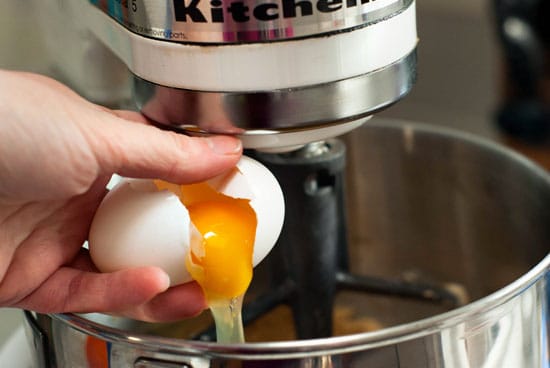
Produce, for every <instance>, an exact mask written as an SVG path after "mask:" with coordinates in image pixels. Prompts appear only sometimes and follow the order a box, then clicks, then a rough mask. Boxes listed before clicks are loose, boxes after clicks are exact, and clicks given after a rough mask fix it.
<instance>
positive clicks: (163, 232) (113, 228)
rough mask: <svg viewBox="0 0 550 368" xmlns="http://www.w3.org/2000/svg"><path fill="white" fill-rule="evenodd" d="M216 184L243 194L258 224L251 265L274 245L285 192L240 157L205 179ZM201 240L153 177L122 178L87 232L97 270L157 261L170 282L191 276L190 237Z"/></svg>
mask: <svg viewBox="0 0 550 368" xmlns="http://www.w3.org/2000/svg"><path fill="white" fill-rule="evenodd" d="M208 184H209V185H210V186H211V187H213V188H214V189H215V190H217V191H219V192H221V193H223V194H225V195H228V196H231V197H235V198H246V199H249V200H250V205H251V207H252V208H253V209H254V211H255V212H256V216H257V220H258V225H257V228H256V241H255V243H254V254H253V265H254V266H256V265H257V264H258V263H260V262H261V261H262V260H263V259H264V258H265V256H267V254H268V253H269V251H270V250H271V249H272V248H273V246H274V245H275V243H276V241H277V239H278V237H279V234H280V232H281V228H282V226H283V220H284V198H283V193H282V191H281V188H280V186H279V184H278V182H277V180H276V179H275V177H274V176H273V174H272V173H271V172H270V171H269V170H268V169H267V168H266V167H265V166H263V165H262V164H260V163H259V162H257V161H255V160H253V159H251V158H249V157H244V156H243V157H242V158H241V160H240V161H239V163H238V164H237V166H236V168H235V169H233V170H230V171H229V172H228V173H226V174H223V175H220V176H218V177H215V178H213V179H211V180H209V181H208ZM194 241H201V239H200V234H198V232H197V231H196V229H195V227H194V226H193V225H192V224H191V222H190V219H189V213H188V211H187V209H186V208H185V207H184V206H183V204H182V203H181V202H180V200H179V198H178V196H177V195H175V194H173V193H172V192H170V191H167V190H163V191H158V190H157V187H156V186H155V184H154V183H153V181H152V180H147V179H122V180H121V181H120V182H119V183H118V184H116V185H115V186H114V188H113V189H112V190H111V191H110V192H109V193H108V194H107V196H105V198H104V199H103V201H102V203H101V205H100V206H99V208H98V210H97V212H96V214H95V217H94V219H93V222H92V225H91V228H90V233H89V239H88V243H89V245H88V246H89V249H90V256H91V258H92V260H93V262H94V264H95V265H96V267H97V268H98V269H99V270H100V271H102V272H113V271H117V270H121V269H125V268H131V267H139V266H157V267H160V268H162V269H164V270H165V271H166V272H167V273H168V275H169V276H170V281H171V285H178V284H182V283H185V282H189V281H191V276H190V275H189V273H188V272H187V269H186V267H185V258H186V257H187V253H188V252H189V247H190V243H191V242H194Z"/></svg>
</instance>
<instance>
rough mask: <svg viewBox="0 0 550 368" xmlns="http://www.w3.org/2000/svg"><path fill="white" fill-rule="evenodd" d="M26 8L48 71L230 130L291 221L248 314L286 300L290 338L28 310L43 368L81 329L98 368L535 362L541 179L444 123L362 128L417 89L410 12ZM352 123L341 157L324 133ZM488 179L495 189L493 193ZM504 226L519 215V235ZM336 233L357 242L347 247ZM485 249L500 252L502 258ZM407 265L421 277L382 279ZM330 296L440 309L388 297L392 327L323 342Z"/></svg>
mask: <svg viewBox="0 0 550 368" xmlns="http://www.w3.org/2000/svg"><path fill="white" fill-rule="evenodd" d="M36 6H37V9H38V10H39V12H40V14H41V15H42V21H43V23H44V31H45V33H47V35H48V41H50V44H49V45H48V47H47V48H48V50H50V52H51V54H52V56H53V58H54V59H56V60H55V64H56V65H57V72H58V73H56V74H57V75H58V76H60V77H59V78H58V79H61V80H62V81H64V82H66V83H68V84H69V85H70V86H71V87H73V88H74V89H76V90H77V91H78V92H79V93H81V94H82V95H84V96H85V97H86V98H88V99H90V100H92V101H94V102H98V103H102V104H104V105H108V106H111V107H126V108H127V107H128V106H133V105H134V102H135V103H137V107H138V108H139V109H140V110H141V111H142V113H143V114H144V115H146V116H147V117H148V118H149V119H150V120H151V121H152V122H153V123H154V124H156V125H157V126H159V127H160V128H163V129H170V130H175V131H178V132H181V133H184V134H190V135H198V136H203V135H208V134H233V135H236V136H238V137H239V138H241V139H242V141H243V144H244V147H245V148H247V149H250V150H251V151H250V152H249V153H250V154H251V155H253V156H255V157H256V158H258V159H259V160H261V161H262V162H263V163H264V164H265V165H266V166H267V167H269V168H270V169H271V170H272V171H273V172H274V173H275V174H276V176H277V177H278V179H279V181H280V182H281V185H282V187H283V191H284V193H285V197H286V202H287V204H286V207H287V214H288V215H287V223H285V228H284V229H283V233H282V236H281V239H280V244H278V245H276V246H275V248H274V250H273V252H272V254H271V255H270V259H268V260H266V262H265V265H266V266H267V267H266V269H261V268H262V266H260V269H257V271H258V272H257V275H256V274H255V280H257V281H258V283H260V284H261V283H262V282H263V283H264V285H263V286H265V287H264V288H263V289H260V290H259V291H257V290H255V289H254V286H253V287H252V289H253V290H251V292H250V296H251V300H250V301H249V303H247V305H246V306H245V311H244V320H245V323H247V322H254V321H255V320H256V319H258V318H259V317H261V315H262V314H264V313H266V312H268V311H270V310H271V309H273V308H274V307H275V306H277V305H279V304H287V305H289V306H290V309H291V314H292V317H291V319H292V320H293V322H294V328H295V330H296V338H295V339H296V340H297V341H280V340H277V341H275V342H263V341H262V342H258V343H247V344H242V345H237V346H233V345H224V344H215V343H212V342H209V341H208V340H209V338H210V331H209V330H207V329H201V330H200V331H199V332H200V333H199V334H198V335H194V336H189V335H186V336H185V337H183V338H182V335H178V336H172V335H164V334H161V333H156V332H157V331H156V330H154V329H155V328H156V327H157V326H151V325H141V324H138V325H135V324H133V323H132V322H133V321H128V320H123V321H118V320H116V321H115V320H113V319H112V318H111V317H109V316H102V315H100V316H88V315H86V316H80V315H71V314H64V315H51V316H45V315H36V316H35V315H32V314H31V313H26V317H27V324H26V328H27V329H28V330H29V331H30V332H31V334H30V335H29V336H32V343H33V344H32V345H33V351H34V353H35V355H36V360H37V361H38V366H43V367H57V366H59V367H64V366H70V367H73V366H79V364H80V362H82V359H83V356H84V355H85V354H84V353H83V350H82V346H83V341H86V339H87V338H88V337H90V336H92V337H95V338H99V339H102V340H103V341H104V342H105V344H107V346H108V349H109V354H110V360H109V364H110V366H112V367H126V366H134V367H140V368H149V367H194V368H196V367H227V366H238V367H272V366H277V367H291V368H294V367H320V368H329V367H330V368H332V367H355V366H357V367H363V366H369V367H371V366H372V367H378V366H383V367H406V366H408V367H435V368H444V367H445V368H446V367H462V366H472V367H478V366H484V367H501V366H504V365H503V364H504V363H503V362H506V363H509V364H512V365H513V366H518V367H519V366H529V367H531V366H537V367H538V366H541V367H542V366H545V365H543V364H542V363H541V362H544V359H543V357H544V356H545V355H546V354H547V352H548V351H547V340H546V336H547V335H546V333H547V328H546V327H545V326H544V324H543V323H542V321H545V318H546V316H547V309H548V306H547V301H546V299H545V296H546V294H545V293H546V291H545V290H546V286H547V284H546V283H545V282H546V281H545V280H546V275H547V274H546V271H545V270H547V269H548V262H550V259H548V258H544V260H543V261H542V262H541V259H543V257H544V256H545V255H546V254H547V249H546V245H547V244H548V239H550V233H549V232H548V230H546V229H547V226H544V224H547V222H548V221H549V214H548V211H545V208H550V205H547V206H546V205H541V203H542V204H548V203H550V180H548V178H547V176H545V175H544V174H543V173H541V172H540V171H539V170H537V169H536V168H533V167H532V166H530V165H528V164H526V163H525V162H524V161H523V160H521V159H518V158H517V157H516V156H514V155H512V154H510V153H509V152H505V151H504V150H502V149H500V148H496V147H494V146H491V145H487V144H484V143H482V142H479V141H477V140H475V139H471V138H466V137H463V136H459V135H452V134H450V133H448V132H440V131H432V130H430V129H420V128H418V129H417V128H415V127H412V126H409V125H407V124H406V125H401V124H394V125H392V124H388V125H387V126H386V125H382V126H381V125H377V124H373V125H372V126H368V127H367V126H363V127H362V128H360V126H361V125H363V124H364V122H365V121H367V120H368V119H369V117H371V116H372V115H373V114H374V113H376V112H377V111H379V110H381V109H383V108H385V107H388V106H390V105H391V104H393V103H395V102H397V101H398V100H399V99H400V98H402V97H403V96H404V95H405V94H406V93H407V92H409V91H410V89H411V88H412V86H413V84H414V81H415V75H416V54H415V48H416V44H417V36H416V26H415V2H414V1H412V0H370V1H369V0H345V1H341V0H281V1H269V0H267V1H258V2H248V1H225V0H223V1H220V0H211V1H205V0H174V1H152V0H150V1H145V0H139V1H137V0H128V1H114V0H113V1H111V0H103V1H102V0H97V1H96V0H93V1H89V2H88V1H86V0H80V1H69V0H59V1H57V2H50V3H48V4H46V2H44V1H40V2H38V3H37V4H36ZM70 45H75V47H71V46H70ZM129 91H132V93H129ZM363 128H369V129H363ZM354 129H356V130H355V132H352V133H351V134H349V135H348V138H349V139H351V141H352V142H351V143H353V144H350V145H349V147H350V150H349V152H346V147H345V145H344V144H343V143H342V141H340V140H337V139H334V137H336V136H338V135H341V134H344V133H346V132H349V131H352V130H354ZM434 152H435V153H436V154H434ZM346 153H348V154H349V156H350V157H351V159H352V160H351V161H352V162H351V163H352V164H354V166H353V169H354V172H353V175H354V177H356V178H358V182H359V183H360V184H361V185H358V186H357V188H354V187H347V188H348V189H349V188H351V189H352V190H348V191H347V192H346V193H345V194H346V195H351V196H348V197H351V200H350V201H349V202H348V203H347V204H350V205H351V207H354V206H355V207H359V208H358V209H359V211H357V213H356V215H357V216H355V217H350V218H346V214H347V213H348V211H346V206H345V204H346V203H344V187H346V186H345V184H346V183H345V179H349V178H351V176H349V177H344V171H345V170H344V168H345V157H346ZM442 158H443V159H442ZM472 178H473V179H472ZM501 179H502V181H503V182H504V183H507V185H500V186H499V185H497V184H495V183H500V182H499V180H501ZM365 183H366V184H365ZM518 198H520V199H518ZM354 200H355V201H354ZM503 205H509V207H505V210H503V209H502V206H503ZM362 206H364V207H365V208H366V210H364V209H363V208H362ZM356 209H357V208H356ZM510 209H511V210H510ZM509 213H514V215H515V218H512V219H511V218H510V216H507V215H508V214H509ZM517 218H519V219H522V220H524V221H526V222H527V221H530V223H529V224H532V223H534V224H532V226H531V227H530V226H516V225H517V223H516V222H515V220H516V219H517ZM347 225H351V226H350V227H353V229H354V231H356V232H357V234H356V237H355V238H353V239H350V240H351V241H349V245H354V246H355V245H356V247H355V248H353V249H352V252H351V253H350V254H348V239H347V232H346V227H347ZM526 239H527V240H529V241H526ZM521 242H524V243H521ZM518 244H521V245H522V246H521V247H518V246H517V245H518ZM525 244H529V245H525ZM351 248H352V247H350V249H351ZM494 248H498V250H499V251H502V252H503V254H504V255H505V256H504V257H503V258H506V262H503V264H504V266H502V267H499V266H500V264H499V261H500V259H499V258H498V257H495V258H496V259H495V260H493V255H495V254H497V255H499V254H500V253H495V252H494ZM527 250H529V252H528V251H527ZM313 254H316V255H317V257H312V255H313ZM365 255H366V256H365ZM446 262H447V263H448V264H446ZM538 262H540V263H538ZM516 263H517V264H516ZM537 263H538V264H537ZM410 265H415V266H416V267H418V268H419V269H421V270H424V272H425V273H426V274H429V276H430V277H426V278H424V277H422V276H423V275H422V274H421V273H420V274H416V275H412V276H411V277H409V279H408V280H404V281H396V278H395V276H396V275H401V272H403V270H406V269H408V267H410ZM533 267H534V268H533ZM358 269H359V270H360V271H362V273H361V274H356V273H354V272H356V271H357V270H358ZM265 270H267V272H264V271H265ZM481 272H483V275H484V276H485V278H479V277H477V276H479V274H480V273H481ZM525 272H528V274H526V275H525V276H524V277H522V278H521V279H520V280H518V281H517V282H514V280H516V278H517V277H519V276H521V275H522V274H523V273H525ZM365 275H368V276H365ZM503 275H504V276H503ZM501 276H502V277H501ZM266 278H267V282H266ZM426 279H428V280H436V281H437V282H433V283H426V282H423V281H424V280H426ZM448 280H452V281H455V282H456V283H458V284H463V285H467V289H468V293H470V295H467V296H466V297H465V298H461V295H460V293H455V292H453V290H452V289H449V288H446V287H444V285H443V282H445V281H448ZM266 290H267V291H269V292H266ZM340 290H359V291H360V293H361V295H360V296H359V297H358V298H359V301H360V302H359V303H358V304H356V305H359V307H358V309H361V312H364V313H365V314H367V315H368V314H369V313H371V311H370V310H369V308H370V304H369V302H364V300H365V299H361V298H363V297H364V296H365V294H367V293H364V292H365V291H366V292H368V294H378V295H380V294H382V295H385V296H387V295H400V296H401V297H403V296H404V297H405V298H402V299H407V298H410V299H414V300H415V301H420V303H426V302H427V303H426V304H429V303H434V304H438V305H437V306H436V307H433V306H430V307H429V308H428V309H427V310H428V312H427V313H425V314H417V315H415V314H414V313H415V310H414V307H411V304H408V303H407V302H405V303H402V300H401V299H399V300H397V299H398V298H396V299H392V300H391V301H390V302H389V303H387V304H383V303H382V308H379V310H378V311H381V312H382V313H381V314H383V313H384V312H386V310H387V313H386V314H391V315H392V317H396V319H395V320H394V321H395V323H393V324H392V323H388V324H387V326H390V327H389V328H382V329H381V330H379V331H374V332H367V331H366V330H362V331H360V332H359V333H351V334H346V335H345V336H336V337H329V336H333V335H334V331H332V312H333V307H334V305H335V302H334V298H335V294H336V292H337V291H340ZM495 290H498V293H493V292H494V291H495ZM491 293H492V294H491ZM370 296H372V295H367V298H369V297H370ZM467 297H470V298H471V299H470V300H467V301H465V299H468V298H467ZM348 300H349V299H345V298H344V304H346V303H348ZM368 300H370V301H372V299H368ZM469 301H474V303H472V304H468V305H466V306H464V307H461V308H456V309H453V308H455V307H457V306H461V305H462V304H463V303H464V302H469ZM349 304H351V303H349ZM372 304H373V305H374V304H376V303H372ZM439 304H445V305H444V308H440V306H439ZM423 306H424V305H423ZM373 315H374V313H373ZM402 316H403V317H402ZM376 317H379V315H376ZM401 317H402V318H401ZM119 322H120V323H119ZM207 326H208V325H207ZM201 327H202V326H201ZM383 327H386V326H383ZM175 328H176V326H175V325H170V326H169V330H170V331H173V330H174V329H175ZM283 328H285V327H283V326H281V325H277V326H276V328H275V329H283ZM173 337H177V338H173ZM197 340H198V341H197ZM510 362H511V363H510ZM85 364H86V362H83V363H82V366H86V365H85Z"/></svg>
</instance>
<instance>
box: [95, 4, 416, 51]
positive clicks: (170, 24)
mask: <svg viewBox="0 0 550 368" xmlns="http://www.w3.org/2000/svg"><path fill="white" fill-rule="evenodd" d="M89 1H90V2H91V3H92V4H94V5H95V6H97V7H98V8H99V9H101V10H102V11H103V12H105V13H106V14H108V15H109V16H111V17H112V18H114V19H115V20H116V21H118V22H119V23H120V24H122V25H123V26H125V27H126V28H127V29H129V30H130V31H132V32H135V33H137V34H140V35H142V36H146V37H151V38H155V39H159V40H167V41H175V42H183V43H219V44H231V43H242V42H247V43H254V42H265V41H277V40H287V39H294V38H302V37H309V36H314V35H320V34H328V33H334V32H338V31H343V30H347V29H352V28H356V27H362V26H367V25H369V24H372V23H376V22H379V21H382V20H384V19H387V18H390V17H392V16H394V15H396V14H399V13H400V12H402V11H403V10H405V9H407V8H408V7H409V6H410V5H411V3H413V0H173V1H169V0H164V1H160V0H124V1H122V0H107V1H100V0H89Z"/></svg>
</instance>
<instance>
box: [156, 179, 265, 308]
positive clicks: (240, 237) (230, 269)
mask: <svg viewBox="0 0 550 368" xmlns="http://www.w3.org/2000/svg"><path fill="white" fill-rule="evenodd" d="M155 184H156V185H157V188H159V189H168V190H170V191H172V192H175V193H178V192H179V193H178V195H179V196H180V200H181V202H182V203H183V204H184V205H185V207H186V208H187V210H188V211H189V216H190V218H191V222H192V223H193V225H194V226H195V227H196V228H197V230H198V231H199V232H200V233H201V235H202V237H203V241H202V244H192V245H191V249H190V252H189V256H188V258H187V261H186V267H187V270H188V271H189V273H190V274H191V277H193V279H194V280H196V281H197V282H198V283H199V285H200V286H201V288H202V289H203V291H204V293H205V296H206V299H207V301H208V302H209V303H210V304H212V303H215V302H216V301H225V300H228V299H232V298H235V297H237V296H240V295H243V294H244V293H245V291H246V289H247V288H248V286H249V285H250V282H251V280H252V266H253V265H252V254H253V250H254V240H255V236H256V226H257V219H256V213H255V211H254V210H253V209H252V207H251V206H250V203H249V202H250V201H249V200H247V199H239V198H232V197H229V196H226V195H223V194H221V193H218V192H216V191H215V190H214V189H212V188H211V187H210V186H209V185H208V184H206V183H200V184H192V185H182V186H179V188H178V189H179V191H176V190H174V189H175V188H174V187H173V184H170V183H165V182H160V181H156V182H155Z"/></svg>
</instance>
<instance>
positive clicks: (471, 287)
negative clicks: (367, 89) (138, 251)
mask: <svg viewBox="0 0 550 368" xmlns="http://www.w3.org/2000/svg"><path fill="white" fill-rule="evenodd" d="M346 141H347V143H348V145H347V147H348V150H347V158H348V166H347V167H348V169H347V187H346V188H347V189H346V195H347V204H348V207H347V208H348V214H347V217H348V232H349V255H350V257H349V259H350V267H351V270H352V271H353V272H354V273H356V274H359V275H368V276H374V277H380V278H385V279H389V280H393V281H396V280H397V281H399V282H403V283H415V282H421V283H430V284H432V285H438V286H440V287H442V288H445V289H446V290H451V291H453V293H454V294H455V295H458V296H460V298H459V299H461V300H462V302H463V305H462V306H459V307H452V306H449V305H446V304H445V303H442V304H434V303H431V302H428V301H427V300H417V299H411V298H403V297H396V296H392V295H374V294H362V293H353V292H343V293H341V294H339V295H338V297H337V300H336V302H335V311H337V310H338V308H351V310H352V312H351V314H353V318H355V320H354V321H355V322H353V321H352V323H351V325H353V326H355V327H357V328H360V329H361V328H363V330H362V331H359V332H357V331H356V332H353V333H349V334H347V333H344V334H342V335H340V336H334V337H330V338H319V339H307V340H296V339H290V340H287V341H281V340H280V339H279V340H277V338H274V337H273V335H274V334H275V335H276V333H277V332H278V331H275V332H274V331H273V329H272V328H270V327H268V325H267V324H266V325H265V326H263V327H262V326H261V323H262V322H261V321H258V323H259V324H260V327H259V331H262V332H263V333H264V336H263V337H262V336H260V337H259V338H257V340H256V341H257V342H250V343H246V344H242V345H221V344H216V343H212V342H204V341H193V340H190V339H189V338H188V336H189V335H187V336H186V335H185V334H186V333H187V332H186V333H184V332H182V331H184V330H185V329H186V328H187V330H188V331H189V330H192V328H191V327H189V326H191V325H193V324H198V325H201V323H202V322H200V321H197V320H195V321H184V322H182V323H181V324H174V325H170V326H168V327H167V326H166V325H154V324H145V323H136V322H135V321H129V320H121V319H115V318H112V317H107V316H101V315H85V316H78V315H70V314H67V315H53V316H36V318H29V319H28V322H29V324H28V328H29V331H34V334H33V335H32V336H34V340H33V341H34V342H35V344H34V346H35V347H38V349H37V350H36V360H37V364H39V363H38V361H40V362H42V363H40V364H46V363H47V364H51V365H52V366H59V367H78V366H86V352H85V349H84V344H85V341H86V339H87V338H89V336H94V337H96V338H98V339H99V340H100V341H103V342H104V343H105V346H108V349H109V356H110V367H131V366H134V367H193V368H197V367H437V368H442V367H445V368H448V367H484V368H491V367H499V368H500V367H547V366H548V365H549V363H548V340H547V336H548V325H547V317H548V289H547V288H548V285H547V276H548V272H547V270H548V267H549V264H550V258H549V257H548V256H547V253H548V250H549V245H550V226H549V224H550V177H549V176H548V174H547V173H546V172H545V171H544V170H542V169H541V168H539V167H538V166H536V165H535V164H533V163H532V162H530V161H528V160H527V159H525V158H523V157H522V156H519V155H517V154H515V153H513V152H511V151H510V150H507V149H506V148H503V147H501V146H499V145H496V144H494V143H491V142H488V141H485V140H482V139H479V138H476V137H474V136H470V135H466V134H462V133H457V132H453V131H448V130H440V129H435V128H432V127H428V126H421V125H416V124H412V123H408V122H387V121H386V122H383V123H382V124H378V123H376V122H373V123H369V124H367V125H365V126H364V127H362V128H360V129H359V130H357V131H355V132H353V133H352V134H350V135H349V136H348V137H346ZM296 246H299V245H296ZM267 265H269V262H268V263H267ZM269 267H271V266H269ZM262 272H263V271H262ZM264 281H265V279H264V278H263V277H262V274H261V272H260V273H259V274H258V277H256V279H255V282H256V285H255V288H260V289H261V288H262V283H263V282H264ZM29 317H30V316H29ZM368 318H371V319H374V320H375V321H376V324H377V325H378V326H379V327H380V329H378V330H375V331H368V330H369V328H368V327H364V326H365V325H364V324H362V323H361V321H364V320H365V319H368ZM37 319H38V320H39V321H40V323H37ZM199 320H200V318H199ZM182 326H184V327H182ZM185 326H187V327H185ZM201 326H202V325H201ZM276 326H277V328H276V330H284V329H285V328H286V327H284V323H281V324H278V323H277V324H276ZM256 327H258V326H256ZM176 337H179V338H176ZM45 338H47V341H48V343H49V347H48V346H46V347H45V345H43V342H44V339H45ZM44 350H45V351H46V354H42V353H44ZM41 351H42V352H41ZM43 355H46V356H47V357H46V359H44V356H43ZM44 362H46V363H44Z"/></svg>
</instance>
